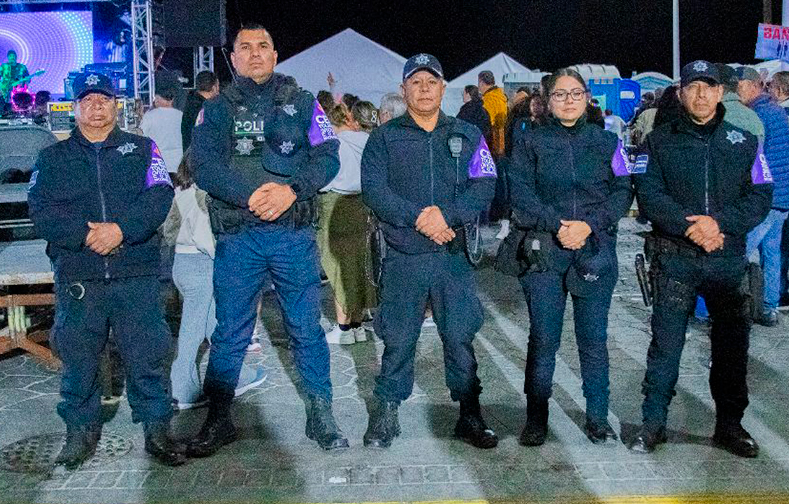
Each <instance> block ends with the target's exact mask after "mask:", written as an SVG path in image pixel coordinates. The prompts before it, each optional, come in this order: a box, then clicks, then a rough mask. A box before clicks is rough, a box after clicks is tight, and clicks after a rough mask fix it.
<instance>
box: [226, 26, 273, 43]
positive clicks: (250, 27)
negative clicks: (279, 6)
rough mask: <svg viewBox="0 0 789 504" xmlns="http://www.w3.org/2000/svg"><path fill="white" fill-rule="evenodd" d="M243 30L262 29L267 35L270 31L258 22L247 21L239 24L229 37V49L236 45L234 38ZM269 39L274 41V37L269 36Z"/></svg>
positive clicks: (269, 34)
mask: <svg viewBox="0 0 789 504" xmlns="http://www.w3.org/2000/svg"><path fill="white" fill-rule="evenodd" d="M244 30H251V31H257V30H263V31H264V32H266V33H268V36H269V37H271V32H270V31H268V28H266V27H265V26H263V25H262V24H260V23H248V24H245V25H241V28H239V29H238V30H236V32H235V33H234V34H233V36H232V37H230V48H231V49H232V48H233V47H235V46H236V40H237V39H238V34H239V33H241V32H242V31H244ZM271 41H272V42H273V41H274V37H271Z"/></svg>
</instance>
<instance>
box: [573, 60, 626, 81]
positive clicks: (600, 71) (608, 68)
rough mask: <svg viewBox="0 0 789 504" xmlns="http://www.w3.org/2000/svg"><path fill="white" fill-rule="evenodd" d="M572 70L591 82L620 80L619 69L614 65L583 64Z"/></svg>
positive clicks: (575, 66) (574, 66)
mask: <svg viewBox="0 0 789 504" xmlns="http://www.w3.org/2000/svg"><path fill="white" fill-rule="evenodd" d="M570 68H572V69H573V70H575V71H576V72H578V73H579V74H581V76H582V77H583V78H584V79H586V80H587V82H588V81H590V80H604V79H608V80H610V79H620V78H622V76H621V75H619V69H618V68H616V67H615V66H614V65H597V64H594V63H582V64H580V65H573V66H571V67H570Z"/></svg>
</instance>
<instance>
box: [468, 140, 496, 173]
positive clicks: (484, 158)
mask: <svg viewBox="0 0 789 504" xmlns="http://www.w3.org/2000/svg"><path fill="white" fill-rule="evenodd" d="M482 177H496V163H495V162H494V161H493V156H492V155H491V154H490V149H489V148H488V143H487V142H486V141H485V137H483V136H481V137H479V145H478V146H477V150H475V151H474V155H473V156H471V160H470V161H469V162H468V178H470V179H475V178H482Z"/></svg>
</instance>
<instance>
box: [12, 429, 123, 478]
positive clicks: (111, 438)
mask: <svg viewBox="0 0 789 504" xmlns="http://www.w3.org/2000/svg"><path fill="white" fill-rule="evenodd" d="M65 442H66V434H65V433H62V434H42V435H40V436H33V437H29V438H27V439H22V440H21V441H17V442H15V443H11V444H10V445H7V446H5V447H3V449H2V450H0V469H4V470H6V471H14V472H30V473H41V472H48V471H49V470H50V469H52V464H53V463H54V462H55V457H57V455H58V453H59V452H60V449H61V448H62V447H63V444H64V443H65ZM132 447H134V445H133V444H132V442H131V441H128V440H126V439H124V438H122V437H120V436H117V435H115V434H106V433H104V434H102V435H101V440H100V441H99V445H98V446H97V447H96V453H95V454H94V455H93V456H92V457H91V458H89V459H88V460H87V461H85V463H84V464H82V468H83V469H95V468H98V467H100V466H104V465H106V464H109V463H111V462H115V460H117V459H119V458H120V457H122V456H124V455H126V454H127V453H129V452H130V451H131V449H132Z"/></svg>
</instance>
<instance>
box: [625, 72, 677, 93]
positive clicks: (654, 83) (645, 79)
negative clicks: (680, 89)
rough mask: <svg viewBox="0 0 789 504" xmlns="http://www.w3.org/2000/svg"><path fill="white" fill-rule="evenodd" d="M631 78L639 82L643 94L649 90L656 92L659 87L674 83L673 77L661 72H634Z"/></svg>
mask: <svg viewBox="0 0 789 504" xmlns="http://www.w3.org/2000/svg"><path fill="white" fill-rule="evenodd" d="M631 79H632V80H634V81H636V82H638V84H639V85H640V86H641V96H643V95H644V93H647V92H654V91H655V90H656V89H659V88H667V87H668V86H671V85H672V84H673V83H674V81H673V80H672V79H671V77H669V76H668V75H665V74H662V73H660V72H641V73H638V74H637V73H633V76H632V77H631Z"/></svg>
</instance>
